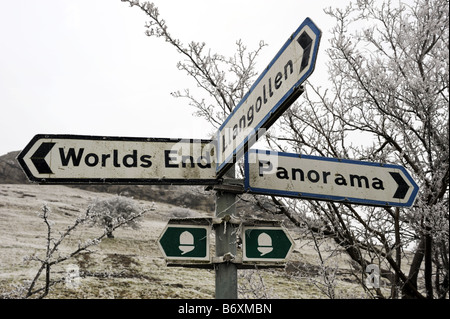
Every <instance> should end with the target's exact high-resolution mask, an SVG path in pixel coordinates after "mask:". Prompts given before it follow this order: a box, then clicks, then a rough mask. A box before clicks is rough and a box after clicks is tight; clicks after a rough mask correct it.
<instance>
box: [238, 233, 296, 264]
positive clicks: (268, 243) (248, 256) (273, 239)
mask: <svg viewBox="0 0 450 319" xmlns="http://www.w3.org/2000/svg"><path fill="white" fill-rule="evenodd" d="M293 249H294V241H293V240H292V238H291V236H290V235H289V233H288V232H287V231H286V230H285V229H284V228H283V227H281V226H251V225H244V226H243V227H242V261H243V262H285V261H286V259H287V258H288V256H289V254H290V253H291V252H292V250H293Z"/></svg>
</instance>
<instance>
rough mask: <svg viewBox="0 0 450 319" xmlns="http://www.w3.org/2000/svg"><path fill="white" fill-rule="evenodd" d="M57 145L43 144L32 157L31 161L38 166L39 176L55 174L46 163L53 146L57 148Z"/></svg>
mask: <svg viewBox="0 0 450 319" xmlns="http://www.w3.org/2000/svg"><path fill="white" fill-rule="evenodd" d="M55 144H56V143H42V144H41V146H39V148H38V149H37V150H36V152H34V154H33V155H31V157H30V159H31V161H32V162H33V164H34V166H36V169H37V171H38V172H39V174H53V172H52V170H51V169H50V166H48V164H47V162H46V161H45V157H46V156H47V154H48V153H49V152H50V151H51V149H52V148H53V146H55Z"/></svg>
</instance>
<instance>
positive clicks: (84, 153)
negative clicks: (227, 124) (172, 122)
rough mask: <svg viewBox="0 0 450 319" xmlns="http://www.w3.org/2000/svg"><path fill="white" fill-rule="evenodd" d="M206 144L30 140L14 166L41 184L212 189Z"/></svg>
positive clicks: (41, 137) (112, 139)
mask: <svg viewBox="0 0 450 319" xmlns="http://www.w3.org/2000/svg"><path fill="white" fill-rule="evenodd" d="M214 157H215V156H214V145H213V143H212V142H211V141H209V140H190V139H161V138H129V137H101V136H84V135H36V136H35V137H34V138H33V139H32V140H31V141H30V143H29V144H28V145H27V146H26V147H25V149H24V150H23V151H22V152H21V153H20V154H19V156H18V161H19V163H20V165H21V166H22V168H23V170H24V171H25V173H26V175H27V176H28V178H29V179H30V180H31V181H34V182H38V183H41V184H70V183H89V184H92V183H96V184H103V183H111V184H126V183H132V184H177V185H185V184H187V185H192V184H200V185H202V184H216V183H217V180H216V174H215V164H214Z"/></svg>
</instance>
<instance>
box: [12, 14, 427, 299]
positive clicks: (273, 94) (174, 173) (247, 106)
mask: <svg viewBox="0 0 450 319" xmlns="http://www.w3.org/2000/svg"><path fill="white" fill-rule="evenodd" d="M320 37H321V31H320V30H319V28H318V27H317V26H316V25H315V24H314V23H313V22H312V21H311V19H309V18H307V19H306V20H305V21H303V23H302V24H301V25H300V26H299V27H298V29H297V30H296V31H295V32H294V33H293V34H292V35H291V36H290V37H289V39H288V40H287V41H286V43H285V44H284V45H283V47H282V48H281V49H280V51H279V52H278V53H277V54H276V56H275V57H274V58H273V59H272V61H271V62H270V63H269V65H268V66H267V68H266V69H265V70H264V72H262V73H261V75H260V76H259V77H258V79H257V80H256V81H255V83H254V84H253V86H252V87H251V88H250V90H249V92H248V93H247V94H246V95H245V96H244V97H243V98H242V100H241V101H240V102H239V104H238V105H237V106H236V107H235V109H234V110H233V112H232V113H231V114H230V115H229V116H228V118H227V119H226V120H225V121H224V123H223V124H222V125H221V126H220V128H219V130H218V131H217V134H216V137H215V139H214V141H211V140H191V139H162V138H131V137H101V136H84V135H36V136H35V137H34V138H33V139H32V140H31V141H30V143H29V144H28V145H27V146H26V147H25V149H24V150H23V151H22V152H21V153H20V154H19V156H18V157H17V159H18V162H19V164H20V166H21V167H22V169H23V170H24V172H25V173H26V175H27V176H28V178H29V179H30V180H31V181H34V182H38V183H41V184H86V183H89V184H107V183H110V184H174V185H214V189H215V190H216V200H215V204H216V205H215V216H214V217H215V218H190V219H171V220H169V222H168V224H167V225H166V227H165V228H164V230H163V232H162V234H161V235H160V237H159V238H158V246H159V248H160V249H161V252H162V254H163V255H164V258H165V259H166V260H168V261H169V262H172V265H177V266H186V267H192V266H193V267H205V266H206V267H212V268H214V269H215V273H216V298H230V299H231V298H237V269H238V268H239V267H241V268H244V267H253V266H254V265H259V266H261V267H265V266H267V267H276V266H280V263H283V262H285V261H286V259H287V258H288V256H289V255H290V253H291V252H292V250H293V248H294V241H293V240H292V238H291V236H290V235H289V233H288V232H287V231H286V230H285V229H284V228H283V227H282V226H281V225H280V223H279V222H274V221H261V220H253V221H251V222H249V221H247V222H243V223H241V222H240V221H238V220H237V219H236V218H235V217H234V216H235V212H236V202H237V201H236V193H242V192H243V191H244V190H245V191H247V192H249V193H253V194H266V195H275V196H286V197H296V198H304V199H314V200H326V201H336V202H344V203H352V204H361V205H372V206H396V207H410V206H412V205H413V203H414V200H415V198H416V196H417V193H418V190H419V187H418V186H417V184H416V183H415V182H414V180H413V179H412V177H411V176H410V175H409V174H408V172H407V171H406V170H405V168H403V167H401V166H398V165H392V164H379V163H369V162H363V161H354V160H341V159H336V158H325V157H317V156H308V155H299V154H291V153H280V152H272V151H260V150H249V149H250V147H251V146H252V145H253V144H254V142H255V141H256V140H257V139H258V138H259V137H260V136H261V135H262V134H264V133H265V130H267V129H268V128H269V127H270V126H271V125H272V124H273V123H274V122H275V121H276V119H277V118H278V117H279V116H280V115H281V114H282V113H283V112H284V111H285V110H286V109H287V108H288V107H289V106H290V105H291V104H292V103H293V102H294V101H295V100H296V99H297V98H298V97H299V96H300V95H301V94H302V93H303V87H302V83H303V82H304V81H305V80H306V79H307V78H308V77H309V76H310V75H311V73H312V72H313V71H314V66H315V62H316V59H317V53H318V48H319V43H320ZM243 154H245V170H244V173H245V180H244V188H242V185H239V183H236V180H235V178H234V177H235V176H234V167H233V165H234V164H235V163H236V161H237V160H238V159H239V158H240V157H241V156H242V155H243ZM239 225H240V228H241V229H242V233H241V238H242V259H240V257H238V246H237V233H238V231H237V230H238V229H239ZM211 228H214V231H215V256H214V257H213V258H211V257H210V230H211ZM200 264H201V265H200Z"/></svg>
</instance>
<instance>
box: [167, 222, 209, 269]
mask: <svg viewBox="0 0 450 319" xmlns="http://www.w3.org/2000/svg"><path fill="white" fill-rule="evenodd" d="M184 223H186V224H184ZM210 228H211V226H210V225H195V224H194V225H192V224H189V221H188V220H185V221H183V220H175V219H171V220H170V221H169V222H168V223H167V226H166V227H165V228H164V230H163V232H162V234H161V236H160V237H159V239H158V246H159V248H160V249H161V252H162V253H163V255H164V258H166V259H167V260H178V261H183V260H184V261H208V262H209V261H210V256H209V233H210Z"/></svg>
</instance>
